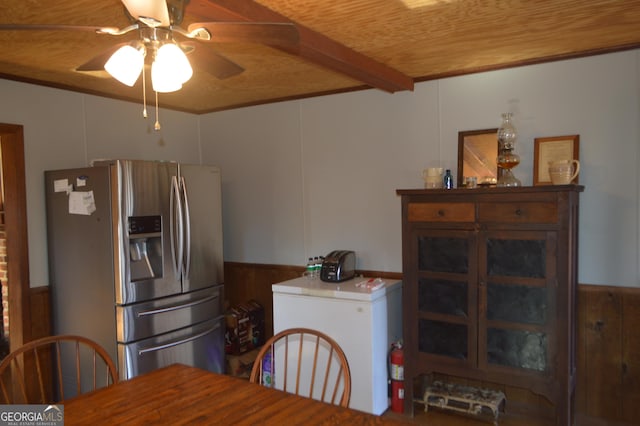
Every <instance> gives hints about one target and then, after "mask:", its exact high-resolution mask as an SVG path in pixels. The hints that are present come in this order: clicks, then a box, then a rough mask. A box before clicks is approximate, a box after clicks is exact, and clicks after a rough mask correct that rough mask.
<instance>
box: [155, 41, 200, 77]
mask: <svg viewBox="0 0 640 426" xmlns="http://www.w3.org/2000/svg"><path fill="white" fill-rule="evenodd" d="M156 61H160V62H161V63H163V64H167V66H168V67H171V68H172V72H173V74H174V75H175V78H176V79H178V80H180V82H181V83H186V82H187V81H189V79H190V78H191V76H192V75H193V69H192V68H191V64H190V63H189V60H188V59H187V55H185V53H184V52H183V51H182V49H181V48H180V47H179V46H178V45H177V44H175V43H166V44H163V45H162V46H160V48H159V49H158V52H157V53H156Z"/></svg>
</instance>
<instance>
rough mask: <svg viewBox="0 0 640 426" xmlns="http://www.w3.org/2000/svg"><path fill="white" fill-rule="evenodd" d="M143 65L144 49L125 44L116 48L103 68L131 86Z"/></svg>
mask: <svg viewBox="0 0 640 426" xmlns="http://www.w3.org/2000/svg"><path fill="white" fill-rule="evenodd" d="M143 66H144V51H143V50H142V49H136V48H134V47H133V46H130V45H126V46H122V47H121V48H120V49H118V50H116V51H115V53H114V54H113V55H111V57H110V58H109V60H108V61H107V63H106V64H104V69H105V70H107V72H108V73H109V74H111V76H112V77H113V78H115V79H116V80H118V81H119V82H121V83H123V84H126V85H127V86H133V85H134V84H135V83H136V81H137V80H138V77H139V76H140V72H142V67H143Z"/></svg>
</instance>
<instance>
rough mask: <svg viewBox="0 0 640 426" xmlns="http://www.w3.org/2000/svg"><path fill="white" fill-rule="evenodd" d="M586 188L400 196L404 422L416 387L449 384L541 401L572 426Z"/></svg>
mask: <svg viewBox="0 0 640 426" xmlns="http://www.w3.org/2000/svg"><path fill="white" fill-rule="evenodd" d="M583 189H584V188H583V187H582V186H577V185H561V186H536V187H517V188H477V189H453V190H422V189H407V190H403V189H401V190H397V193H398V194H399V195H401V197H402V258H403V327H404V345H405V347H404V351H405V368H404V374H405V411H406V412H408V413H413V400H414V395H413V393H414V391H413V389H414V387H413V386H414V380H415V379H416V378H417V377H419V376H421V375H424V374H432V373H441V374H444V375H448V376H455V377H459V378H465V379H471V380H477V381H485V382H490V383H495V384H497V385H506V386H513V387H517V388H523V389H528V390H531V391H532V392H534V393H536V394H539V395H543V396H544V397H546V398H547V399H548V400H549V401H550V402H551V403H552V404H553V405H554V406H555V417H556V424H562V425H567V424H571V423H572V422H573V394H574V388H575V369H576V367H575V340H576V337H575V336H576V319H575V316H576V302H575V295H576V277H577V248H578V245H577V239H578V195H579V193H580V192H582V190H583ZM415 397H416V398H417V399H419V400H421V399H422V395H416V396H415ZM507 397H508V396H507ZM508 403H509V402H508V401H507V405H508Z"/></svg>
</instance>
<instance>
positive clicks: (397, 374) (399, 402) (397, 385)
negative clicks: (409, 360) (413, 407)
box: [389, 342, 404, 413]
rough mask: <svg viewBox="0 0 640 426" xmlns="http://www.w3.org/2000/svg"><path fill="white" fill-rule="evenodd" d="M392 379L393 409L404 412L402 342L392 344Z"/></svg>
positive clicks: (396, 411)
mask: <svg viewBox="0 0 640 426" xmlns="http://www.w3.org/2000/svg"><path fill="white" fill-rule="evenodd" d="M389 359H390V364H391V368H390V379H391V411H393V412H394V413H404V352H403V350H402V343H401V342H396V343H392V344H391V353H390V354H389Z"/></svg>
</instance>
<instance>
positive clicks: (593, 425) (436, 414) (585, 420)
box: [383, 404, 630, 426]
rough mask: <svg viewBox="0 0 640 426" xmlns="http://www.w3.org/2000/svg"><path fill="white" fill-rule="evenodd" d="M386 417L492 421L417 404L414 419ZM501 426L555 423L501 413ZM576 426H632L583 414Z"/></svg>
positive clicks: (438, 424)
mask: <svg viewBox="0 0 640 426" xmlns="http://www.w3.org/2000/svg"><path fill="white" fill-rule="evenodd" d="M383 416H385V417H391V418H397V419H403V420H408V419H409V420H411V421H412V422H413V423H414V424H417V425H433V426H490V425H492V424H493V421H492V419H489V418H485V419H475V418H472V417H468V416H465V415H463V414H454V413H446V412H443V411H441V410H438V409H429V411H428V412H426V413H425V412H424V405H422V404H416V405H415V409H414V417H413V418H410V417H408V416H405V415H404V414H398V413H393V412H391V411H390V410H389V411H387V412H386V413H385V414H383ZM498 425H499V426H553V422H552V421H550V420H547V419H540V418H538V419H535V418H525V417H523V416H521V415H520V416H519V415H515V414H509V413H500V415H499V416H498ZM575 426H630V425H629V424H628V423H616V422H609V421H605V420H601V419H595V418H591V417H586V416H584V415H581V414H577V415H576V419H575Z"/></svg>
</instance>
